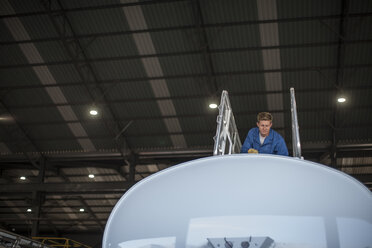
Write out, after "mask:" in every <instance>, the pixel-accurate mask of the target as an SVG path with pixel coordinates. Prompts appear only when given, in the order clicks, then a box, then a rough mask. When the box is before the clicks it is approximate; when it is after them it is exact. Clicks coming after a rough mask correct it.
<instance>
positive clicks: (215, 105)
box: [209, 103, 218, 109]
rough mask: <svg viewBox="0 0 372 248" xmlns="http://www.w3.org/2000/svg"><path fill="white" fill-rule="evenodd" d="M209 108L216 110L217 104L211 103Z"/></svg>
mask: <svg viewBox="0 0 372 248" xmlns="http://www.w3.org/2000/svg"><path fill="white" fill-rule="evenodd" d="M209 107H210V108H211V109H215V108H217V107H218V106H217V104H215V103H211V104H209Z"/></svg>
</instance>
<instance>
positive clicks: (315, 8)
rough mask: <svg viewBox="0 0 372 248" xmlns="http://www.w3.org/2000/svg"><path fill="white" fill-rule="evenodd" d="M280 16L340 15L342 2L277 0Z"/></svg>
mask: <svg viewBox="0 0 372 248" xmlns="http://www.w3.org/2000/svg"><path fill="white" fill-rule="evenodd" d="M276 6H277V11H278V18H295V17H304V16H322V15H338V14H340V13H341V2H340V1H338V0H330V1H322V0H306V1H301V2H300V1H296V0H279V1H277V4H276Z"/></svg>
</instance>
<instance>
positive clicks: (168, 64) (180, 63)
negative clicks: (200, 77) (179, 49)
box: [159, 55, 206, 76]
mask: <svg viewBox="0 0 372 248" xmlns="http://www.w3.org/2000/svg"><path fill="white" fill-rule="evenodd" d="M159 61H160V64H161V67H162V70H163V73H164V75H165V76H171V75H185V74H199V73H205V71H206V65H205V64H204V62H203V61H204V60H203V57H202V56H201V55H185V56H182V57H167V58H164V57H160V58H159Z"/></svg>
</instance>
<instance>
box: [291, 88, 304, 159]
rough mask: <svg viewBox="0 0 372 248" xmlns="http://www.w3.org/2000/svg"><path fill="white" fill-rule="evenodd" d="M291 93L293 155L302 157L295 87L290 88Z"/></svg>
mask: <svg viewBox="0 0 372 248" xmlns="http://www.w3.org/2000/svg"><path fill="white" fill-rule="evenodd" d="M290 94H291V116H292V148H293V157H297V158H302V157H301V142H300V132H299V127H298V119H297V106H296V98H295V91H294V88H290Z"/></svg>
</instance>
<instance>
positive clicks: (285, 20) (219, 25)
mask: <svg viewBox="0 0 372 248" xmlns="http://www.w3.org/2000/svg"><path fill="white" fill-rule="evenodd" d="M68 11H69V9H65V10H64V11H62V10H51V11H45V12H43V14H45V15H47V14H50V13H51V14H55V15H60V14H63V13H66V12H68ZM22 15H24V14H15V15H2V16H0V19H4V18H13V17H17V16H22ZM30 15H31V14H30ZM35 15H37V14H35ZM370 16H372V12H366V13H353V14H349V16H348V18H361V17H370ZM339 18H340V15H323V16H309V17H295V18H281V19H272V20H255V21H240V22H224V23H211V24H204V25H202V26H201V27H202V28H204V29H208V28H222V27H233V26H247V25H259V24H268V23H291V22H307V21H324V20H334V19H339ZM196 28H197V27H195V25H182V26H173V27H166V28H151V29H143V30H135V31H119V32H106V33H95V34H85V35H77V36H76V38H78V39H84V38H86V39H89V38H98V37H107V36H118V35H133V34H140V33H155V32H165V31H174V30H193V29H196ZM71 38H73V37H72V36H65V37H63V38H62V39H65V40H69V39H71ZM59 40H61V37H51V38H42V39H31V40H23V41H17V42H18V43H30V42H31V43H36V42H45V41H59ZM13 43H14V41H6V42H3V43H0V44H13Z"/></svg>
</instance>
